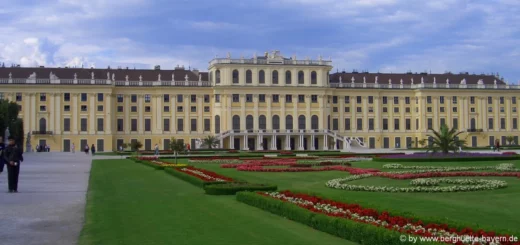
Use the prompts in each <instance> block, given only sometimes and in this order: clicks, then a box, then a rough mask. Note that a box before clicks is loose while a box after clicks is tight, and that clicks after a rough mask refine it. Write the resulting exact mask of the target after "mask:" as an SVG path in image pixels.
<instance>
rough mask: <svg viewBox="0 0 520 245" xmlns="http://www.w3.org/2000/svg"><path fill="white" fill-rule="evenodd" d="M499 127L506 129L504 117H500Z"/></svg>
mask: <svg viewBox="0 0 520 245" xmlns="http://www.w3.org/2000/svg"><path fill="white" fill-rule="evenodd" d="M500 129H506V119H505V118H500Z"/></svg>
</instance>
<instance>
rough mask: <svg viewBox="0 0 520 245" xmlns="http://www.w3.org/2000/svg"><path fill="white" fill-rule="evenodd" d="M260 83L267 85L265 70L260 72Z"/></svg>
mask: <svg viewBox="0 0 520 245" xmlns="http://www.w3.org/2000/svg"><path fill="white" fill-rule="evenodd" d="M258 83H260V84H265V71H264V70H260V71H259V72H258Z"/></svg>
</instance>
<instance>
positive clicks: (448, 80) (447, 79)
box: [433, 78, 450, 83]
mask: <svg viewBox="0 0 520 245" xmlns="http://www.w3.org/2000/svg"><path fill="white" fill-rule="evenodd" d="M433 83H435V81H433ZM446 83H450V79H449V78H446Z"/></svg>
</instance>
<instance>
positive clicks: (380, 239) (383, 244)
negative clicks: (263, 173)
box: [236, 192, 435, 245]
mask: <svg viewBox="0 0 520 245" xmlns="http://www.w3.org/2000/svg"><path fill="white" fill-rule="evenodd" d="M236 196H237V201H239V202H242V203H245V204H248V205H251V206H254V207H257V208H260V209H263V210H265V211H268V212H270V213H273V214H276V215H280V216H282V217H284V218H287V219H290V220H293V221H296V222H299V223H302V224H305V225H307V226H310V227H312V228H314V229H316V230H319V231H323V232H326V233H329V234H331V235H334V236H338V237H341V238H343V239H347V240H350V241H353V242H357V243H360V244H364V245H398V244H401V245H402V244H403V242H401V240H400V236H401V235H402V234H401V233H399V232H397V231H392V230H387V229H385V228H380V227H377V226H373V225H369V224H365V223H360V222H355V221H352V220H349V219H344V218H336V217H331V216H327V215H325V214H320V213H314V212H311V211H308V210H306V209H304V208H301V207H299V206H297V205H295V204H292V203H288V202H283V201H280V200H277V199H273V198H270V197H265V196H262V195H259V194H257V193H255V192H239V193H237V195H236ZM417 244H435V243H424V242H423V243H421V242H420V241H417Z"/></svg>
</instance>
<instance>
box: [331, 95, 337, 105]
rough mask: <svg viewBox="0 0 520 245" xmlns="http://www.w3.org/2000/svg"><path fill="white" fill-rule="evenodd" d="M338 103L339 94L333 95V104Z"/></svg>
mask: <svg viewBox="0 0 520 245" xmlns="http://www.w3.org/2000/svg"><path fill="white" fill-rule="evenodd" d="M337 103H338V96H332V104H337Z"/></svg>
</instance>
